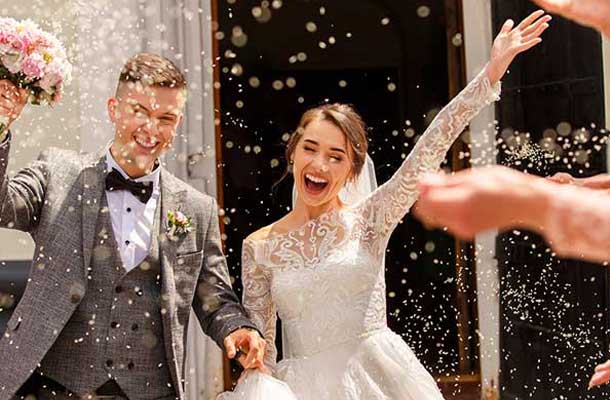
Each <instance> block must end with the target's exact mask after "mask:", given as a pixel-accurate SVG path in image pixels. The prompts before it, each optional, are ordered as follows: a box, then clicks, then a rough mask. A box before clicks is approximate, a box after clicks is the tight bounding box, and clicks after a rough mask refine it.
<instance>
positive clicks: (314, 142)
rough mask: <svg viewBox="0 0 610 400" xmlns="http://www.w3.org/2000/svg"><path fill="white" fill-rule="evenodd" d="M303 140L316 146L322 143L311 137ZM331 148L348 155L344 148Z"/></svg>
mask: <svg viewBox="0 0 610 400" xmlns="http://www.w3.org/2000/svg"><path fill="white" fill-rule="evenodd" d="M303 142H305V143H309V144H313V145H315V146H319V145H320V143H318V142H316V141H315V140H311V139H304V140H303ZM330 150H331V151H336V152H338V153H343V154H345V155H347V152H346V151H345V150H343V149H341V148H338V147H331V148H330Z"/></svg>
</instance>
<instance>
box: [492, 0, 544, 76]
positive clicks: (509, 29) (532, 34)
mask: <svg viewBox="0 0 610 400" xmlns="http://www.w3.org/2000/svg"><path fill="white" fill-rule="evenodd" d="M551 19H552V18H551V16H550V15H546V14H545V12H544V11H542V10H538V11H535V12H533V13H532V14H530V15H529V16H528V17H527V18H526V19H524V20H523V21H521V23H520V24H519V25H517V27H515V23H514V22H513V20H512V19H509V20H507V21H506V22H505V23H504V26H502V30H501V31H500V33H499V34H498V36H496V39H495V40H494V43H493V47H492V49H491V59H490V60H489V65H488V66H487V77H488V78H489V80H490V82H491V83H492V84H495V83H496V82H498V81H499V80H500V79H502V77H503V76H504V74H505V73H506V70H507V69H508V67H509V66H510V64H511V63H512V62H513V60H514V59H515V57H516V56H517V55H518V54H519V53H523V52H525V51H527V50H529V49H531V48H532V47H534V46H536V45H537V44H538V43H540V42H542V38H541V37H540V35H542V32H544V31H545V30H546V29H547V28H548V27H549V21H551Z"/></svg>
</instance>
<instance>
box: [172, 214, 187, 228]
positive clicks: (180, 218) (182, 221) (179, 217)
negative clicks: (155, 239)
mask: <svg viewBox="0 0 610 400" xmlns="http://www.w3.org/2000/svg"><path fill="white" fill-rule="evenodd" d="M174 218H175V219H176V224H178V225H182V226H184V225H186V224H188V218H187V217H186V215H184V214H182V213H181V212H180V211H176V214H175V215H174Z"/></svg>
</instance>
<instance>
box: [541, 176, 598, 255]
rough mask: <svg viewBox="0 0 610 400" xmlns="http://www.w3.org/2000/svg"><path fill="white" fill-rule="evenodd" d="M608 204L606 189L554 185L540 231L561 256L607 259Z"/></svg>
mask: <svg viewBox="0 0 610 400" xmlns="http://www.w3.org/2000/svg"><path fill="white" fill-rule="evenodd" d="M609 206H610V194H608V192H606V191H600V190H592V189H586V188H581V187H573V186H565V187H560V188H554V189H553V195H552V197H551V204H550V207H549V211H548V213H547V214H546V223H545V230H544V232H543V235H544V236H545V238H546V239H547V241H548V242H549V244H550V245H551V247H552V248H553V250H554V251H555V252H556V253H557V254H558V255H559V256H561V257H574V258H584V259H587V260H589V261H597V262H606V261H610V241H609V240H608V238H609V237H610V228H609V227H610V214H609V213H608V208H609Z"/></svg>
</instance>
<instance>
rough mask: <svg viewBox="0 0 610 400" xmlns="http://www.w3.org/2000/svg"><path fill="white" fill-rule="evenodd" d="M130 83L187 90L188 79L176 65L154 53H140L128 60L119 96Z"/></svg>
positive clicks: (124, 67)
mask: <svg viewBox="0 0 610 400" xmlns="http://www.w3.org/2000/svg"><path fill="white" fill-rule="evenodd" d="M128 82H134V83H135V82H140V83H142V84H143V85H146V86H159V87H168V88H177V89H184V90H186V78H185V77H184V74H183V73H182V71H180V69H179V68H178V67H177V66H176V64H174V63H173V62H172V61H171V60H169V59H167V58H165V57H162V56H160V55H158V54H152V53H139V54H136V55H135V56H133V57H131V58H130V59H129V60H127V62H126V63H125V65H124V66H123V69H122V70H121V75H120V76H119V83H118V85H117V89H116V91H117V95H118V93H119V90H120V89H121V87H122V86H123V85H124V84H126V83H128Z"/></svg>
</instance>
